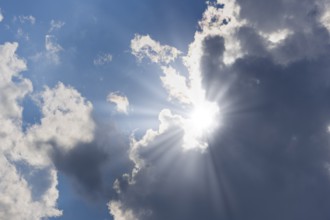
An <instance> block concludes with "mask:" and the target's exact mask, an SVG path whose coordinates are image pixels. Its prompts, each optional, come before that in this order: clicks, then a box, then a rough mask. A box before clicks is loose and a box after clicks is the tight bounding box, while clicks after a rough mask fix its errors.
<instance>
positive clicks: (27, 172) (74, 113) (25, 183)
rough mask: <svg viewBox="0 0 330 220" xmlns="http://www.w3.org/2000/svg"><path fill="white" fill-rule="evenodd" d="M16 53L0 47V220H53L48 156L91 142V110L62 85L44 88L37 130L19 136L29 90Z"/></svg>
mask: <svg viewBox="0 0 330 220" xmlns="http://www.w3.org/2000/svg"><path fill="white" fill-rule="evenodd" d="M17 47H18V44H17V43H5V44H4V45H0V58H1V59H0V72H1V74H0V77H1V83H0V89H1V91H2V92H1V95H0V103H1V108H0V122H1V125H2V126H1V128H0V143H1V147H0V152H1V157H0V164H1V179H2V181H1V183H0V194H1V196H0V218H3V219H44V218H49V217H57V216H60V215H62V211H60V210H59V209H57V207H56V206H57V199H58V196H59V193H58V189H57V184H58V180H57V167H56V166H55V164H54V163H55V162H54V160H53V159H54V158H53V157H52V155H53V152H62V153H63V154H64V153H66V152H68V151H71V150H73V149H74V148H75V147H76V146H77V145H78V144H85V143H87V142H91V141H92V139H93V134H94V121H93V119H92V117H91V111H92V105H91V103H89V102H87V101H86V100H85V99H84V98H83V97H82V96H81V95H80V94H79V93H78V92H77V91H76V90H75V89H73V88H72V87H68V86H65V85H63V84H62V83H59V84H58V85H57V86H56V87H55V88H48V87H46V88H45V90H44V91H43V92H41V93H40V95H39V97H38V100H39V102H38V105H39V107H40V108H41V112H42V117H41V122H40V124H34V125H32V126H30V127H28V128H26V129H25V130H23V126H22V125H23V118H22V113H23V106H22V100H23V99H24V98H25V97H26V96H27V95H28V94H31V93H32V90H33V87H32V83H31V81H30V80H29V79H26V78H24V77H23V76H22V75H21V72H22V71H24V70H26V68H27V67H26V63H25V62H24V61H23V60H22V59H20V58H19V57H18V56H17V55H16V49H17Z"/></svg>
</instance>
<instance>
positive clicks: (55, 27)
mask: <svg viewBox="0 0 330 220" xmlns="http://www.w3.org/2000/svg"><path fill="white" fill-rule="evenodd" d="M64 25H65V22H63V21H56V20H51V21H50V28H49V30H48V33H51V32H53V31H56V30H59V29H61V28H62V27H63V26H64Z"/></svg>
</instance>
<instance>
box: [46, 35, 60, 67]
mask: <svg viewBox="0 0 330 220" xmlns="http://www.w3.org/2000/svg"><path fill="white" fill-rule="evenodd" d="M45 49H46V56H47V58H48V59H49V60H51V61H52V62H53V63H55V64H58V63H59V62H60V57H59V53H60V52H61V51H62V50H63V48H62V47H61V45H59V44H58V43H57V38H56V37H55V36H54V35H46V36H45Z"/></svg>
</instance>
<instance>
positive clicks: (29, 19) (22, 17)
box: [14, 15, 36, 25]
mask: <svg viewBox="0 0 330 220" xmlns="http://www.w3.org/2000/svg"><path fill="white" fill-rule="evenodd" d="M14 20H18V21H19V22H20V23H22V24H25V23H30V24H32V25H33V24H35V23H36V18H35V17H34V16H32V15H19V16H18V17H14Z"/></svg>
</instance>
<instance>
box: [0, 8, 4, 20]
mask: <svg viewBox="0 0 330 220" xmlns="http://www.w3.org/2000/svg"><path fill="white" fill-rule="evenodd" d="M3 19H4V17H3V14H2V11H1V8H0V22H1V21H2V20H3Z"/></svg>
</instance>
